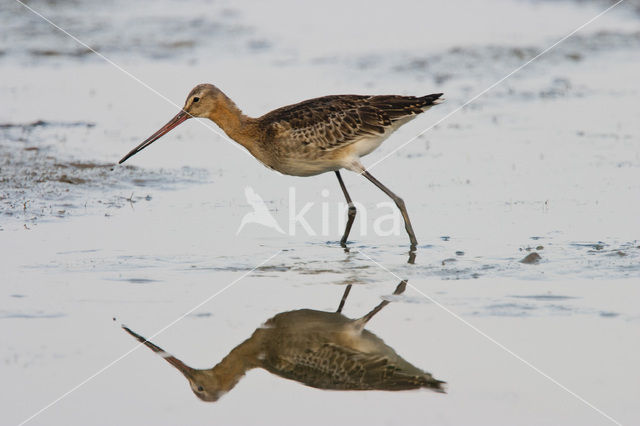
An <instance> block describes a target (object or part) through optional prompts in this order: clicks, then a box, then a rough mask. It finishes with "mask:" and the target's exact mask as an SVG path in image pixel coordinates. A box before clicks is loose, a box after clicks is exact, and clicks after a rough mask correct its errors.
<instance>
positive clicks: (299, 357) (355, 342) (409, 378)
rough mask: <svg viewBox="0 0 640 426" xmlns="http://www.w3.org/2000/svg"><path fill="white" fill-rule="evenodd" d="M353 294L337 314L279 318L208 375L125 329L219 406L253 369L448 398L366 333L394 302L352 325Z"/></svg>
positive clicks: (312, 381)
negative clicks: (348, 313)
mask: <svg viewBox="0 0 640 426" xmlns="http://www.w3.org/2000/svg"><path fill="white" fill-rule="evenodd" d="M405 288H406V281H402V282H401V283H400V284H399V285H398V287H397V288H396V291H395V292H394V294H400V293H402V292H403V291H404V290H405ZM350 289H351V285H349V286H347V288H346V290H345V292H344V295H343V298H342V301H341V302H340V306H339V308H338V311H336V312H324V311H316V310H312V309H300V310H297V311H290V312H282V313H280V314H278V315H276V316H274V317H273V318H271V319H269V320H267V321H266V322H265V323H264V324H263V325H262V326H261V327H259V328H258V329H257V330H256V331H255V332H254V333H253V335H252V336H251V337H250V338H249V339H247V340H245V341H244V342H242V343H241V344H239V345H238V346H236V347H235V348H234V349H233V350H232V351H231V352H230V353H229V354H228V355H227V356H226V357H225V358H224V359H223V360H222V361H220V362H219V363H218V364H217V365H216V366H215V367H213V368H208V369H195V368H191V367H189V366H187V365H186V364H185V363H183V362H182V361H180V360H179V359H177V358H176V357H174V356H173V355H170V354H169V353H167V352H165V351H164V350H163V349H162V348H160V347H159V346H156V345H154V344H153V343H151V342H149V341H148V340H147V339H145V338H144V337H142V336H141V335H139V334H137V333H135V332H133V331H131V330H130V329H129V328H127V327H125V326H123V328H124V329H125V330H126V331H127V332H128V333H129V334H131V335H132V336H133V337H135V338H136V339H138V340H139V341H140V342H142V343H144V344H145V345H146V346H147V347H149V348H150V349H151V350H153V351H154V352H156V353H158V354H159V355H161V356H162V357H163V358H164V359H165V360H167V362H169V364H171V365H173V366H174V367H175V368H177V369H178V370H179V371H180V372H181V373H182V374H183V375H184V376H185V377H186V378H187V380H188V381H189V384H190V385H191V389H192V390H193V392H194V393H195V394H196V395H197V396H198V398H200V399H202V400H203V401H209V402H213V401H217V400H218V399H219V398H220V397H222V396H223V395H224V394H225V393H227V392H229V391H230V390H231V389H232V388H233V387H234V386H235V385H236V384H237V383H238V382H239V381H240V379H241V378H242V377H243V376H244V375H245V373H246V372H247V371H248V370H250V369H253V368H264V369H265V370H267V371H269V372H271V373H273V374H276V375H278V376H280V377H284V378H286V379H290V380H295V381H298V382H300V383H303V384H305V385H307V386H311V387H315V388H320V389H331V390H387V391H398V390H408V389H420V388H427V389H431V390H434V391H437V392H444V388H443V384H444V383H445V382H443V381H440V380H437V379H434V378H433V376H432V375H431V374H429V373H427V372H424V371H422V370H421V369H419V368H418V367H415V366H413V365H412V364H410V363H409V362H408V361H406V360H405V359H403V358H402V357H401V356H400V355H398V354H397V353H396V351H394V350H393V348H391V347H390V346H388V345H386V344H385V343H384V342H383V341H382V339H380V338H379V337H377V336H376V335H375V334H373V333H371V332H370V331H368V330H365V329H364V327H365V325H366V324H367V322H368V321H369V320H370V319H371V318H372V317H373V316H374V315H375V314H376V313H378V312H379V311H380V310H381V309H382V308H384V307H385V306H386V305H387V304H389V303H390V302H389V301H386V300H385V301H382V302H381V303H380V304H379V305H378V306H376V307H375V308H373V309H372V310H371V311H370V312H369V313H368V314H367V315H365V316H363V317H362V318H358V319H350V318H347V317H345V316H344V315H342V314H341V309H342V306H343V305H344V301H345V299H346V296H347V294H348V293H349V290H350Z"/></svg>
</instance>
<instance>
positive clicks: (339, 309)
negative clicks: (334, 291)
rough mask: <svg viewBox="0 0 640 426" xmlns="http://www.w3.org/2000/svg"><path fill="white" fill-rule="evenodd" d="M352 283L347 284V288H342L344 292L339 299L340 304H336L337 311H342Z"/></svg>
mask: <svg viewBox="0 0 640 426" xmlns="http://www.w3.org/2000/svg"><path fill="white" fill-rule="evenodd" d="M352 285H353V284H349V285H347V288H345V289H344V293H342V299H340V304H339V305H338V309H337V310H336V312H337V313H341V312H342V308H344V303H345V302H346V301H347V296H349V292H350V291H351V286H352Z"/></svg>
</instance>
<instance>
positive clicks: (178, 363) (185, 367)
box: [122, 325, 193, 377]
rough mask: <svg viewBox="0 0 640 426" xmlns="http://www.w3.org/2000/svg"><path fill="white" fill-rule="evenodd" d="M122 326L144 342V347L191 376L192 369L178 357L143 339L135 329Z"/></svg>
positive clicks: (187, 375)
mask: <svg viewBox="0 0 640 426" xmlns="http://www.w3.org/2000/svg"><path fill="white" fill-rule="evenodd" d="M122 328H123V329H124V331H126V332H127V333H129V334H130V335H132V336H133V337H134V338H136V340H138V341H139V342H140V343H144V345H145V346H146V347H148V348H149V349H151V350H152V351H154V352H155V353H157V354H158V355H160V356H161V357H162V358H164V359H165V360H166V361H167V362H168V363H169V364H171V365H173V366H174V367H175V368H177V369H178V370H180V372H181V373H182V374H184V375H185V376H186V377H190V376H191V373H192V371H193V369H192V368H191V367H189V366H188V365H186V364H185V363H184V362H182V361H180V360H179V359H178V358H176V357H174V356H173V355H171V354H170V353H169V352H166V351H165V350H164V349H162V348H161V347H160V346H156V345H154V344H153V343H151V342H150V341H148V340H147V339H145V338H144V337H142V336H141V335H139V334H138V333H136V332H135V331H133V330H131V329H130V328H128V327H126V326H124V325H123V326H122Z"/></svg>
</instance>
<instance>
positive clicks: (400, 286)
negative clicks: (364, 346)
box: [358, 280, 407, 327]
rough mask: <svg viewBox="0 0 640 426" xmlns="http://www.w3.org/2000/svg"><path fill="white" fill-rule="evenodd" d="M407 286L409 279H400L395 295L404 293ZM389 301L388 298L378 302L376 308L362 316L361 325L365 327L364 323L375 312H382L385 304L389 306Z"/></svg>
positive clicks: (359, 320) (359, 321)
mask: <svg viewBox="0 0 640 426" xmlns="http://www.w3.org/2000/svg"><path fill="white" fill-rule="evenodd" d="M406 288H407V280H402V281H400V284H398V286H397V287H396V290H395V291H394V292H393V294H394V295H398V294H402V293H403V292H404V291H405V289H406ZM389 303H391V302H389V301H388V300H383V301H382V302H380V304H378V306H376V307H375V308H373V309H372V310H371V311H370V312H369V313H368V314H367V315H365V316H363V317H362V318H360V319H358V323H359V325H360V326H361V327H364V325H365V324H366V323H367V322H368V321H369V320H370V319H371V318H373V316H374V315H375V314H377V313H378V312H380V310H381V309H382V308H384V307H385V306H387V305H388V304H389Z"/></svg>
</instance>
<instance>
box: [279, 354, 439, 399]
mask: <svg viewBox="0 0 640 426" xmlns="http://www.w3.org/2000/svg"><path fill="white" fill-rule="evenodd" d="M272 361H273V362H272V363H271V368H270V370H273V371H272V372H273V373H275V374H278V375H280V376H282V377H286V378H288V379H292V380H296V381H298V382H301V383H304V384H306V385H308V386H313V387H316V388H320V389H337V390H371V389H378V390H406V389H418V388H421V387H428V388H434V389H436V390H442V389H441V384H442V383H443V382H441V381H439V380H436V379H434V378H433V377H432V376H431V375H430V374H429V373H424V372H422V371H420V370H418V369H417V368H416V369H415V371H411V372H409V371H405V370H403V369H402V368H400V367H399V366H396V365H394V364H393V363H392V362H391V361H390V360H389V359H388V358H387V357H385V356H383V355H379V354H366V353H361V352H356V351H353V350H351V349H348V348H345V347H341V346H337V345H335V344H331V343H325V344H323V345H321V346H320V347H319V348H317V349H316V350H312V349H306V350H304V351H295V350H293V351H291V352H289V353H285V354H282V353H281V354H280V356H279V357H278V359H276V360H272Z"/></svg>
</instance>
